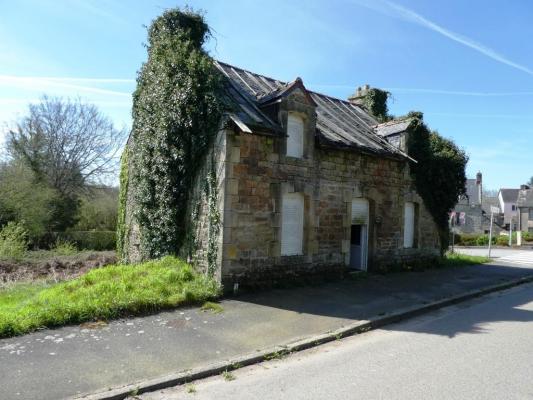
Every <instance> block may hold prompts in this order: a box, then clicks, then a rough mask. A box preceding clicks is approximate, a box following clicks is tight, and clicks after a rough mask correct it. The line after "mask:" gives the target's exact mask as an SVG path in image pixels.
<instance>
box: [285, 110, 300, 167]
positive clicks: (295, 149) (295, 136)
mask: <svg viewBox="0 0 533 400" xmlns="http://www.w3.org/2000/svg"><path fill="white" fill-rule="evenodd" d="M287 135H288V137H287V156H289V157H296V158H302V157H303V155H304V121H303V119H302V118H301V117H299V116H298V115H296V114H293V113H289V116H288V121H287Z"/></svg>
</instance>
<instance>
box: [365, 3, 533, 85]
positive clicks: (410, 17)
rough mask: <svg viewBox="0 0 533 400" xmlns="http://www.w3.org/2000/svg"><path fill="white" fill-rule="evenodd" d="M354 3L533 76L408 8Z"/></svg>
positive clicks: (485, 47) (531, 71)
mask: <svg viewBox="0 0 533 400" xmlns="http://www.w3.org/2000/svg"><path fill="white" fill-rule="evenodd" d="M356 2H357V3H358V4H360V5H363V6H365V7H367V8H371V9H373V10H376V11H379V12H381V13H384V14H387V15H390V16H393V17H397V18H400V19H402V20H404V21H408V22H411V23H414V24H417V25H420V26H423V27H424V28H427V29H429V30H431V31H434V32H437V33H439V34H441V35H442V36H445V37H447V38H448V39H450V40H453V41H454V42H457V43H460V44H462V45H463V46H466V47H469V48H471V49H473V50H475V51H477V52H478V53H481V54H483V55H485V56H487V57H489V58H491V59H493V60H495V61H498V62H500V63H502V64H505V65H508V66H510V67H512V68H515V69H517V70H520V71H523V72H525V73H527V74H529V75H533V69H531V68H529V67H527V66H525V65H522V64H519V63H517V62H515V61H512V60H510V59H509V58H507V57H505V56H504V55H502V54H500V53H498V52H497V51H496V50H493V49H491V48H490V47H487V46H485V45H483V44H481V43H479V42H477V41H475V40H473V39H471V38H469V37H467V36H464V35H461V34H459V33H456V32H453V31H451V30H449V29H447V28H445V27H443V26H441V25H439V24H437V23H435V22H433V21H430V20H429V19H427V18H425V17H423V16H422V15H420V14H418V13H416V12H415V11H413V10H411V9H409V8H406V7H403V6H401V5H399V4H396V3H393V2H391V1H388V0H356Z"/></svg>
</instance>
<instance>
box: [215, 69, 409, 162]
mask: <svg viewBox="0 0 533 400" xmlns="http://www.w3.org/2000/svg"><path fill="white" fill-rule="evenodd" d="M215 66H216V67H217V68H218V69H219V70H220V71H221V72H222V74H223V75H224V76H226V77H227V78H228V80H227V84H226V87H227V95H228V99H230V100H233V102H234V104H236V105H237V106H238V107H237V111H235V112H234V113H233V114H230V115H229V118H230V119H232V120H233V121H234V122H235V123H236V124H237V125H238V126H239V127H240V128H241V130H243V131H244V132H248V131H253V132H258V131H259V132H265V133H270V134H278V135H284V134H285V133H284V129H283V127H281V126H280V125H279V124H278V123H277V121H273V120H272V119H270V118H269V117H268V116H267V115H266V114H265V113H264V112H263V111H262V110H261V106H262V105H265V104H271V103H272V102H274V101H275V100H276V99H278V98H279V97H281V96H282V95H283V94H285V93H287V92H288V91H290V90H292V88H294V87H295V86H300V87H302V88H303V91H304V93H306V95H308V96H309V97H310V99H311V100H312V102H314V103H315V104H316V106H317V107H316V114H317V122H316V128H317V130H316V138H317V140H318V143H319V144H321V145H324V146H331V147H337V148H346V149H350V148H351V149H359V150H362V151H368V152H372V153H376V154H384V155H392V156H400V157H402V158H404V157H408V156H407V155H406V154H405V153H403V152H402V151H401V150H400V149H399V148H397V147H396V146H394V145H392V144H391V143H389V142H388V141H387V140H386V139H385V138H383V137H382V136H379V135H378V134H377V132H376V129H375V128H374V127H375V126H376V125H378V122H377V121H376V120H375V119H374V118H373V117H372V116H371V115H369V114H368V113H367V112H366V111H365V110H364V109H363V108H362V107H359V106H357V105H355V104H352V103H350V102H349V101H345V100H340V99H337V98H334V97H330V96H327V95H324V94H320V93H316V92H312V91H309V90H307V89H305V87H304V86H303V83H302V81H301V79H299V78H298V79H296V80H295V81H293V82H282V81H279V80H277V79H273V78H269V77H266V76H263V75H259V74H256V73H253V72H250V71H246V70H244V69H241V68H238V67H234V66H232V65H229V64H226V63H223V62H221V61H215ZM246 127H250V129H248V130H246ZM249 133H251V132H249Z"/></svg>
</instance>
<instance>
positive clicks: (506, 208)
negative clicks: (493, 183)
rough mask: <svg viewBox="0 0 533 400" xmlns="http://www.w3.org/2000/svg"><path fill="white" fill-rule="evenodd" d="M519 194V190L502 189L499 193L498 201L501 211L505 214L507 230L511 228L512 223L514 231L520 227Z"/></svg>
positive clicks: (504, 222)
mask: <svg viewBox="0 0 533 400" xmlns="http://www.w3.org/2000/svg"><path fill="white" fill-rule="evenodd" d="M518 192H519V189H500V191H499V193H498V201H499V203H500V210H501V212H502V213H503V224H504V225H505V229H506V230H509V229H510V228H511V221H512V223H513V226H512V229H513V231H515V230H516V228H517V226H518V219H517V216H518V212H517V206H516V202H517V200H518Z"/></svg>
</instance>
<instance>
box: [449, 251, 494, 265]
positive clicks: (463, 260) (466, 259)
mask: <svg viewBox="0 0 533 400" xmlns="http://www.w3.org/2000/svg"><path fill="white" fill-rule="evenodd" d="M489 261H490V258H488V257H483V256H469V255H467V254H460V253H446V255H445V256H444V258H443V259H442V261H441V263H442V266H443V267H462V266H467V265H476V264H485V263H488V262H489Z"/></svg>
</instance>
